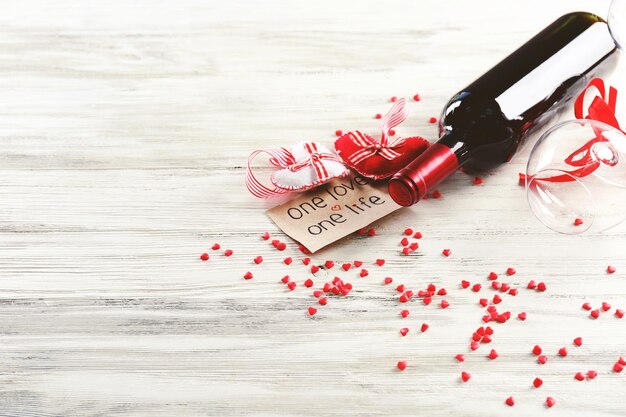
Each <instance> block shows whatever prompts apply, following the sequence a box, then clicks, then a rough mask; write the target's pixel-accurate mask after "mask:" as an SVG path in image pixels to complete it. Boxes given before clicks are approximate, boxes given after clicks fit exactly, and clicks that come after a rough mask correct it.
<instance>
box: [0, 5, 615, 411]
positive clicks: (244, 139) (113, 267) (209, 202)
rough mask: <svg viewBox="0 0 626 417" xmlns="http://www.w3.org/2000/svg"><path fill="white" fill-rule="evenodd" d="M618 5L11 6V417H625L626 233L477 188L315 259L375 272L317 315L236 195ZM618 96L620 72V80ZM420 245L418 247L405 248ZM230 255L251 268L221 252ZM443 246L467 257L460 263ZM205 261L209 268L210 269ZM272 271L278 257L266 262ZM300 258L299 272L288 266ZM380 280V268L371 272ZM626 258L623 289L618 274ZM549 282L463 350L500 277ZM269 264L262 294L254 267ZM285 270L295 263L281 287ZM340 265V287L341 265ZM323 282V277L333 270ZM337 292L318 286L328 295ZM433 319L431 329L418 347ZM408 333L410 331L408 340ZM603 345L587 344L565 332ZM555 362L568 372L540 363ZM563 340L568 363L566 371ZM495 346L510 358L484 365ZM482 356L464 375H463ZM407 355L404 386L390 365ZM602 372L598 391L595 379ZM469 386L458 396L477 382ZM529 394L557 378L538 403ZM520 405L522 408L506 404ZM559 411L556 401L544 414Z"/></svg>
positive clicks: (426, 131)
mask: <svg viewBox="0 0 626 417" xmlns="http://www.w3.org/2000/svg"><path fill="white" fill-rule="evenodd" d="M607 6H608V2H607V1H606V0H602V1H598V0H594V1H591V0H568V1H563V0H560V1H539V0H526V1H523V2H522V1H518V2H503V1H499V0H483V1H478V2H466V1H461V0H451V1H447V2H440V1H437V0H421V1H409V0H406V1H405V0H398V1H396V0H389V1H341V2H340V1H331V0H318V1H315V2H297V3H296V2H288V1H277V0H269V1H263V2H260V1H254V0H247V1H233V2H227V1H220V2H218V1H180V2H167V1H155V0H149V1H148V0H140V1H134V2H126V1H122V0H111V1H107V2H100V3H97V2H83V1H79V0H57V1H54V2H47V1H43V0H39V1H36V0H25V1H20V2H10V3H7V4H5V5H4V7H3V10H2V13H0V34H1V36H0V102H1V109H2V110H1V111H0V135H1V138H0V170H1V174H2V180H1V181H0V233H1V234H0V415H2V416H76V415H89V416H96V415H98V416H131V415H132V416H139V415H145V416H187V415H210V416H317V417H325V416H349V415H350V416H380V415H389V416H415V415H421V416H444V415H445V416H448V415H458V416H507V415H512V416H531V415H532V416H540V415H551V416H567V417H571V416H574V415H578V416H622V415H624V414H625V413H626V403H625V402H624V400H623V397H624V392H626V391H625V390H626V379H625V378H626V372H624V373H622V374H615V373H613V372H611V367H612V364H613V363H614V362H615V360H616V359H617V358H618V357H619V355H620V354H621V355H624V354H626V320H621V321H620V320H618V319H616V318H615V317H614V316H613V315H612V311H611V312H610V313H605V314H603V315H602V317H601V318H600V319H599V320H590V319H589V318H588V315H587V313H586V312H584V311H583V310H581V308H580V306H581V304H582V303H583V302H585V301H589V302H591V303H593V304H594V305H598V304H599V303H600V302H602V301H607V302H610V303H611V304H612V305H613V306H614V308H615V307H621V308H626V278H624V277H625V275H626V252H625V251H624V243H625V242H626V235H625V234H624V228H621V229H617V230H615V231H613V232H611V233H607V234H604V235H595V236H584V237H564V236H560V235H556V234H553V233H552V232H550V231H549V230H547V229H545V228H544V227H543V226H541V225H540V224H539V223H538V222H537V221H536V220H534V218H533V217H532V216H531V214H530V212H529V209H528V208H527V205H526V202H525V197H524V193H523V190H522V189H521V188H520V187H518V186H517V184H516V183H517V172H518V171H520V170H521V169H522V168H523V165H524V162H525V157H526V154H520V155H518V156H517V157H516V158H515V159H514V160H513V161H512V163H511V164H509V165H507V166H506V167H503V168H502V169H499V170H498V171H497V172H494V173H492V174H491V175H488V176H486V177H485V182H484V184H483V185H481V186H472V185H471V178H468V177H467V176H465V175H463V174H457V175H455V176H454V177H453V178H452V179H451V180H450V181H448V182H447V183H446V184H444V185H442V186H441V188H440V189H441V191H442V193H443V195H444V197H443V198H442V199H440V200H428V201H423V202H421V203H419V204H418V205H416V206H414V207H412V208H410V209H403V210H400V211H399V212H397V213H395V214H393V215H392V216H390V217H389V218H386V219H384V220H383V221H380V222H378V223H376V224H375V225H374V226H375V228H376V230H377V231H378V235H377V236H375V237H362V236H353V237H350V238H347V239H345V240H343V241H341V242H340V243H338V244H336V245H334V246H332V247H330V248H329V249H327V250H323V251H321V252H319V253H318V254H316V255H315V256H313V262H314V263H318V264H319V263H322V262H323V261H324V260H326V259H332V260H335V262H337V263H343V262H346V261H352V260H355V259H360V260H363V261H365V262H366V266H367V267H368V269H370V272H371V273H370V276H369V277H367V278H358V277H357V276H356V272H355V269H352V270H351V271H350V272H349V273H343V274H340V275H341V276H342V277H343V278H344V279H346V280H348V281H350V282H352V283H353V284H354V291H353V292H352V293H351V294H350V295H349V296H348V297H346V298H344V299H340V300H335V299H333V300H331V301H330V302H329V304H328V305H327V306H325V307H320V308H319V312H318V314H317V315H316V316H315V318H314V319H311V318H309V317H308V316H307V314H306V308H307V307H308V306H309V305H313V304H314V300H313V298H312V297H311V295H310V291H309V290H304V289H302V288H299V289H297V290H296V291H294V292H293V293H291V292H288V291H287V290H286V289H285V287H284V286H283V285H282V284H280V283H279V278H280V277H282V276H283V275H284V274H285V273H289V274H291V275H292V276H293V277H295V278H296V279H297V280H298V281H299V282H300V283H301V282H302V281H303V280H304V279H305V278H306V277H307V273H306V270H305V269H304V267H303V266H302V265H301V263H300V259H301V258H302V255H301V254H299V253H298V251H297V250H296V249H295V246H296V245H294V244H293V243H291V242H290V244H289V248H288V249H287V250H286V251H285V252H284V253H280V252H277V251H275V250H273V249H272V248H271V247H269V246H268V244H267V243H266V242H264V241H262V240H261V239H260V238H259V236H260V235H261V233H263V232H265V231H269V232H270V233H271V234H272V235H273V236H277V237H278V238H280V239H283V240H286V241H288V240H287V239H286V237H285V236H284V235H282V234H281V233H280V232H279V231H278V230H277V229H276V228H275V226H273V224H272V223H271V222H270V221H269V220H268V219H267V217H266V216H265V214H264V210H263V209H264V205H263V203H262V202H259V201H256V200H255V199H253V198H252V197H251V196H250V195H249V194H248V193H247V191H246V190H245V187H244V185H243V175H244V169H243V166H244V163H245V159H246V157H247V154H248V153H249V152H250V151H251V150H253V149H257V148H259V147H265V148H271V147H277V146H281V145H288V144H290V143H294V142H296V141H299V140H303V139H317V140H319V141H322V142H324V143H327V144H330V143H332V141H333V138H334V131H335V130H336V129H344V130H348V129H351V128H371V129H375V128H376V123H375V121H374V120H373V118H372V115H373V114H375V113H377V112H384V111H386V110H387V108H388V106H389V103H388V98H389V97H390V96H391V95H396V96H405V97H412V96H413V94H415V93H419V94H421V96H422V101H421V102H420V103H411V104H410V106H411V107H410V109H411V112H412V113H411V116H410V118H409V120H407V122H406V123H405V124H404V125H403V126H402V127H401V128H399V129H398V132H399V134H400V135H403V134H409V133H420V134H422V135H423V136H426V137H428V138H429V139H434V138H435V134H436V128H435V126H434V125H431V124H429V123H427V120H428V118H429V117H430V116H436V115H438V113H439V110H440V108H441V107H442V105H443V104H444V102H445V101H446V100H447V98H448V97H449V96H450V95H451V94H453V93H454V92H455V91H456V90H458V89H459V88H461V87H463V86H464V85H466V84H467V83H468V82H469V81H471V80H473V79H474V78H475V77H476V76H478V75H479V74H480V73H482V72H483V71H484V70H486V69H488V68H489V67H490V66H491V65H493V64H495V63H496V62H497V61H498V60H500V59H501V58H502V57H504V56H505V55H506V54H507V53H509V52H510V51H512V50H513V49H514V48H515V47H517V46H518V45H520V44H521V43H522V42H524V41H525V40H526V39H527V38H529V37H530V36H531V35H533V34H534V33H536V32H537V31H538V30H540V29H541V28H543V27H544V26H546V25H547V24H548V23H550V22H551V21H552V20H554V19H555V18H557V17H558V16H560V15H561V14H564V13H566V12H568V11H572V10H576V9H582V10H589V11H595V12H598V13H600V14H605V13H606V10H607ZM617 81H619V80H617ZM407 226H411V227H413V228H414V229H415V230H419V231H421V232H422V233H423V235H424V238H423V239H422V240H421V241H420V244H421V248H420V250H419V251H418V252H417V254H416V255H413V256H410V257H402V256H400V255H399V249H400V248H399V246H398V242H399V240H400V238H401V236H400V233H401V232H402V230H404V228H405V227H407ZM214 242H219V243H220V244H221V245H222V249H225V248H231V249H233V250H234V251H235V254H234V255H233V256H232V257H230V258H226V257H224V256H221V255H219V252H212V251H211V250H210V246H211V245H212V244H213V243H214ZM443 248H450V249H452V256H450V257H449V258H446V257H444V256H442V255H441V250H442V249H443ZM204 251H208V252H209V253H210V254H211V260H210V261H208V262H206V263H205V262H202V261H200V260H198V255H199V254H200V253H202V252H204ZM256 255H263V256H264V258H265V262H264V263H263V264H261V265H259V266H256V265H254V264H253V263H252V258H253V257H254V256H256ZM288 255H290V256H293V257H294V259H295V262H294V263H293V264H292V265H291V266H290V267H285V266H284V265H282V264H281V262H280V261H281V260H282V259H283V257H285V256H288ZM381 257H382V258H385V259H386V260H387V264H386V265H385V266H384V267H382V268H378V267H376V266H371V263H372V261H374V260H375V259H376V258H381ZM608 264H614V265H615V266H616V267H617V269H618V270H617V272H616V273H615V274H613V275H609V274H607V273H606V272H605V269H606V266H607V265H608ZM508 266H513V267H515V268H517V271H518V273H517V274H516V275H514V276H513V277H509V278H506V279H505V281H506V282H510V283H512V284H514V285H525V283H526V282H527V281H528V280H530V279H535V280H537V281H545V282H546V284H547V286H548V290H547V291H546V292H545V293H536V292H534V291H529V290H525V289H522V290H521V291H520V294H519V295H518V296H517V297H510V296H505V297H504V298H505V300H504V301H503V303H502V304H501V309H502V310H510V311H511V312H513V313H514V315H515V314H517V313H518V312H520V311H526V312H527V314H528V319H527V320H526V321H525V322H521V321H519V320H517V319H515V317H514V318H513V319H511V321H510V322H508V323H506V324H503V325H494V326H493V327H494V328H495V331H496V333H495V335H494V341H493V342H492V343H491V346H489V345H484V346H482V347H481V348H480V349H479V350H477V351H476V352H473V353H470V352H469V349H468V345H469V337H470V335H471V333H472V331H474V330H475V329H476V328H477V327H479V326H480V325H481V321H480V317H481V315H482V310H481V308H480V307H479V306H478V305H477V303H476V301H477V299H478V298H479V296H485V297H489V298H491V297H492V296H493V294H494V293H493V291H491V290H488V289H483V290H482V293H481V294H475V293H473V292H471V291H469V290H461V289H459V282H460V280H461V279H468V280H470V281H472V282H481V283H482V284H483V287H487V286H488V285H489V284H488V281H487V279H486V275H487V274H488V273H489V271H492V270H493V271H496V272H498V273H502V272H504V270H505V269H506V268H507V267H508ZM247 270H253V271H254V273H255V278H254V279H253V280H251V281H244V280H243V279H242V274H243V273H244V272H245V271H247ZM286 271H288V272H286ZM333 272H334V271H333ZM323 276H324V275H323V274H322V277H323ZM384 276H392V277H394V278H395V283H405V284H407V285H409V286H411V287H413V288H415V289H419V288H423V287H424V286H426V284H428V283H430V282H433V283H435V284H436V285H437V286H443V287H445V288H446V289H447V290H448V293H449V294H448V296H447V299H448V301H450V303H451V306H450V307H449V308H448V309H447V310H441V309H439V308H438V307H436V306H435V305H434V303H433V304H432V305H431V306H429V307H428V308H426V307H423V306H421V305H420V304H419V303H414V304H411V307H410V309H411V313H412V314H411V315H410V316H409V318H407V319H404V320H403V319H401V318H400V317H399V315H398V312H399V311H400V309H401V306H400V305H399V303H398V302H397V301H396V298H397V295H396V294H395V290H394V289H393V288H392V287H393V286H395V284H394V285H393V286H384V285H382V279H383V277H384ZM320 280H321V278H320ZM423 322H427V323H429V324H430V329H429V330H428V331H427V332H426V333H424V334H419V332H418V331H417V328H418V327H419V325H420V324H421V323H423ZM404 326H408V327H409V328H410V329H411V332H410V333H409V335H407V336H406V337H404V338H403V337H401V336H400V335H399V333H398V331H399V329H400V328H401V327H404ZM576 336H582V337H583V338H584V345H583V346H582V347H580V348H575V347H574V346H573V345H572V342H571V341H572V339H573V338H574V337H576ZM535 344H539V345H541V346H542V347H543V348H544V349H545V350H546V352H547V353H548V355H549V362H548V363H547V364H546V365H544V366H541V365H538V364H537V363H536V361H535V358H534V357H533V356H532V355H531V354H530V350H531V348H532V346H534V345H535ZM561 346H567V347H568V349H569V351H570V355H569V356H568V357H566V358H558V357H557V356H556V351H557V349H558V348H560V347H561ZM491 348H494V349H496V350H497V351H498V352H499V354H500V357H499V358H498V359H497V360H495V361H490V360H488V359H487V358H486V357H485V355H486V354H487V353H488V352H489V349H491ZM457 353H465V354H466V358H467V359H466V362H464V363H463V364H459V363H457V362H456V361H455V360H454V355H455V354H457ZM398 360H407V361H408V364H409V366H408V368H407V370H406V371H404V372H399V371H397V370H396V369H395V364H396V362H397V361H398ZM588 369H595V370H597V371H598V372H599V375H598V377H597V378H596V379H595V380H593V381H584V382H578V381H575V380H574V378H573V376H574V373H575V372H577V371H583V372H586V371H587V370H588ZM463 370H465V371H468V372H471V374H472V376H473V377H472V379H471V380H470V381H469V382H468V383H465V384H464V383H462V382H460V381H459V375H460V372H461V371H463ZM535 377H541V378H543V380H544V385H543V387H541V388H540V389H535V388H532V386H531V384H532V381H533V379H534V378H535ZM510 395H513V396H514V398H515V399H516V405H515V406H514V407H507V406H506V405H505V404H504V400H505V398H507V397H508V396H510ZM547 396H553V397H554V398H555V399H556V400H557V405H556V406H555V407H554V408H552V409H550V410H548V409H547V408H545V406H544V401H545V398H546V397H547Z"/></svg>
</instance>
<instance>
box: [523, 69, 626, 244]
mask: <svg viewBox="0 0 626 417" xmlns="http://www.w3.org/2000/svg"><path fill="white" fill-rule="evenodd" d="M589 101H590V104H589V105H588V106H587V107H586V108H585V102H589ZM616 105H617V90H616V89H615V88H613V87H609V88H608V90H607V89H606V88H605V84H604V81H603V80H602V79H599V78H596V79H593V80H591V82H590V83H589V85H588V86H587V87H586V88H585V89H584V90H583V92H582V93H581V94H580V95H579V96H578V97H577V99H576V101H575V103H574V115H575V117H576V119H574V120H569V121H566V122H563V123H560V124H558V125H556V126H554V127H552V128H551V129H549V130H548V131H546V132H545V133H544V134H543V135H542V136H541V138H540V139H539V141H538V142H537V143H536V144H535V146H534V147H533V149H532V151H531V154H530V157H529V160H528V165H527V168H526V174H525V175H523V174H520V180H522V181H523V182H524V183H525V185H526V193H527V198H528V203H529V204H530V207H531V209H532V211H533V213H534V214H535V216H536V217H537V218H538V219H539V220H540V221H541V222H542V223H543V224H545V225H546V226H548V227H549V228H551V229H553V230H555V231H558V232H561V233H566V234H580V233H583V232H587V231H590V230H591V231H602V230H606V229H608V228H611V227H613V226H615V225H617V224H619V223H621V222H622V221H623V220H624V219H626V134H625V133H624V132H623V131H622V130H621V129H620V125H619V122H618V120H617V118H616V117H615V109H616Z"/></svg>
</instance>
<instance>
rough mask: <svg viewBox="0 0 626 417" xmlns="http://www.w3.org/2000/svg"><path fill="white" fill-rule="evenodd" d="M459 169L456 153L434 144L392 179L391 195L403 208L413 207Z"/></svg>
mask: <svg viewBox="0 0 626 417" xmlns="http://www.w3.org/2000/svg"><path fill="white" fill-rule="evenodd" d="M458 167H459V162H458V159H457V157H456V155H455V154H454V152H452V150H451V149H450V148H448V147H447V146H446V145H442V144H440V143H434V144H432V145H431V146H430V147H429V148H428V149H426V151H424V153H422V154H421V155H420V156H419V157H417V158H416V159H415V160H414V161H413V162H411V163H410V164H409V165H408V166H407V167H406V168H404V169H401V170H400V171H398V172H397V173H396V174H395V175H394V176H393V177H392V178H391V180H390V181H389V194H390V195H391V198H393V200H394V201H395V202H396V203H398V204H400V205H401V206H405V207H408V206H412V205H413V204H415V203H417V202H418V201H419V200H421V199H422V197H424V196H425V195H426V194H427V193H428V191H429V190H432V189H433V187H435V186H437V184H439V183H440V182H441V181H443V180H444V179H445V178H446V177H448V176H449V175H451V174H452V173H453V172H454V171H456V169H457V168H458Z"/></svg>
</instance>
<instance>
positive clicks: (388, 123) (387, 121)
mask: <svg viewBox="0 0 626 417" xmlns="http://www.w3.org/2000/svg"><path fill="white" fill-rule="evenodd" d="M408 113H409V112H408V110H407V108H406V100H405V99H403V98H401V99H399V100H398V101H396V102H395V103H394V105H393V106H392V107H391V109H390V110H389V111H388V112H387V114H385V116H384V117H383V118H382V120H381V124H380V129H381V130H382V135H381V138H380V142H376V140H375V139H373V138H371V137H369V136H367V135H364V134H363V133H361V132H359V131H358V130H356V131H354V132H349V133H348V135H349V136H348V137H349V138H350V140H352V142H354V143H355V144H356V145H359V146H362V147H363V148H362V149H360V150H358V151H357V152H355V153H353V154H352V155H351V156H350V158H349V160H350V163H351V164H353V165H356V164H358V163H359V162H361V161H363V160H364V159H367V158H369V157H370V156H372V155H375V154H377V153H378V154H380V156H382V157H384V158H385V159H388V160H390V161H391V160H392V159H394V158H397V157H398V156H400V154H399V153H398V152H396V151H394V148H397V147H398V146H401V145H403V144H404V142H405V140H404V139H403V138H398V139H396V140H394V141H393V142H392V143H389V131H390V130H391V129H393V128H394V127H396V126H398V125H399V124H400V123H402V122H403V121H404V120H405V119H406V117H407V115H408Z"/></svg>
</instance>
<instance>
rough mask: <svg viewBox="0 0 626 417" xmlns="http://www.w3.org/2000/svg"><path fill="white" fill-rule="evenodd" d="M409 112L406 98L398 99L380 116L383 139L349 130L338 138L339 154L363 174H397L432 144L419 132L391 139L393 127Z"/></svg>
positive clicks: (337, 147)
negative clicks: (377, 139)
mask: <svg viewBox="0 0 626 417" xmlns="http://www.w3.org/2000/svg"><path fill="white" fill-rule="evenodd" d="M407 114H408V110H407V108H406V100H405V99H403V98H402V99H399V100H397V101H396V102H395V103H394V104H393V106H392V107H391V110H389V112H388V113H387V114H386V115H385V116H384V117H383V118H382V119H381V125H380V129H381V131H382V136H381V138H380V141H378V142H377V141H376V140H375V139H374V138H372V137H371V136H369V135H368V134H366V133H363V132H360V131H358V130H355V131H354V132H348V133H346V134H344V135H342V136H341V137H340V138H339V139H337V140H336V141H335V150H336V151H337V154H338V155H339V156H340V157H341V159H343V161H344V163H345V164H346V165H348V166H349V167H351V168H353V169H354V170H355V171H357V172H358V173H359V174H361V175H363V176H364V177H368V178H372V179H375V180H378V179H382V178H387V177H389V176H391V175H393V174H395V173H396V172H398V171H399V170H400V169H402V168H404V167H406V166H407V165H408V164H409V163H410V162H411V161H413V160H414V159H415V158H417V157H418V156H419V155H420V154H421V153H422V152H424V151H425V150H426V148H428V146H429V143H428V141H427V140H426V139H424V138H422V137H420V136H413V137H408V138H398V139H396V140H394V141H393V142H391V143H390V142H389V136H390V134H389V132H390V130H391V129H393V128H394V127H396V126H398V125H399V124H400V123H402V122H403V121H404V120H405V119H406V117H407Z"/></svg>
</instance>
